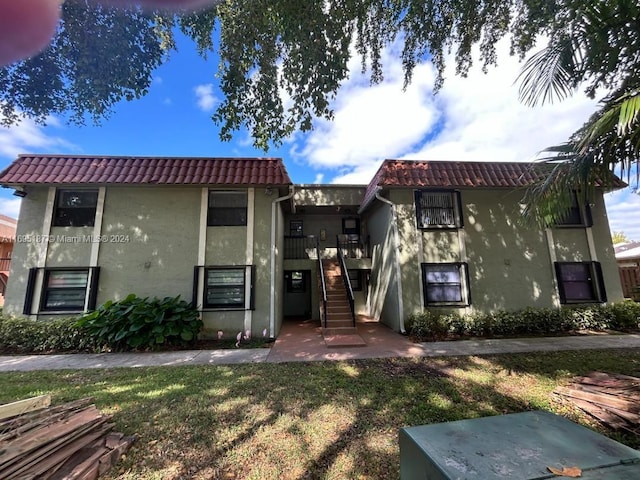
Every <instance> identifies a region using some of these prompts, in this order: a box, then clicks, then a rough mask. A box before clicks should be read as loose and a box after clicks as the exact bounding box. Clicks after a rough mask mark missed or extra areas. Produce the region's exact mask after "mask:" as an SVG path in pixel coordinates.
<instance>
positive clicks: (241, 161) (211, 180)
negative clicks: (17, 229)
mask: <svg viewBox="0 0 640 480" xmlns="http://www.w3.org/2000/svg"><path fill="white" fill-rule="evenodd" d="M114 183H115V184H145V185H156V184H157V185H290V184H291V179H290V178H289V175H288V174H287V170H286V169H285V167H284V164H283V163H282V159H280V158H180V157H97V156H65V155H44V156H40V155H20V156H19V157H18V158H17V160H15V161H14V162H13V163H12V164H11V165H9V167H7V168H6V169H5V170H4V171H2V172H0V184H3V185H34V184H53V185H56V184H114Z"/></svg>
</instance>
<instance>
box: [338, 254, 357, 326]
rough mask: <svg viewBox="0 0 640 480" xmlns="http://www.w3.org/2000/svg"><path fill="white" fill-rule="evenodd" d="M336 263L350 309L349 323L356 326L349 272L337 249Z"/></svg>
mask: <svg viewBox="0 0 640 480" xmlns="http://www.w3.org/2000/svg"><path fill="white" fill-rule="evenodd" d="M338 261H339V262H340V275H341V276H342V281H343V282H344V287H345V289H346V291H347V299H348V300H349V308H350V309H351V322H352V323H353V326H354V327H355V326H356V309H355V301H354V298H353V288H351V279H350V278H349V270H347V263H346V262H345V260H344V254H343V253H342V250H340V248H338Z"/></svg>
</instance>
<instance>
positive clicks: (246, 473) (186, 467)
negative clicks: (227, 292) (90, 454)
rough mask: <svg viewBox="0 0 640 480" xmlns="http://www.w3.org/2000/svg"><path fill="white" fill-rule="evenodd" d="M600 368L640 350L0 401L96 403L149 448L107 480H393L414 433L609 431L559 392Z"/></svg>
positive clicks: (71, 379)
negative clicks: (514, 418)
mask: <svg viewBox="0 0 640 480" xmlns="http://www.w3.org/2000/svg"><path fill="white" fill-rule="evenodd" d="M591 370H602V371H609V372H619V373H624V374H629V375H638V374H640V350H616V351H614V350H607V351H589V352H560V353H535V354H521V355H496V356H486V357H458V358H446V359H444V358H442V359H433V358H432V359H385V360H362V361H349V362H318V363H288V364H269V363H261V364H247V365H233V366H203V367H164V368H136V369H108V370H78V371H51V372H46V371H45V372H29V373H2V374H0V385H1V388H0V403H5V402H9V401H14V400H18V399H22V398H27V397H30V396H34V395H39V394H45V393H50V394H52V396H53V402H54V404H58V403H61V402H64V401H69V400H73V399H78V398H82V397H85V396H91V397H94V398H95V402H96V405H97V406H98V407H99V408H100V409H101V410H102V411H104V412H107V413H111V414H113V415H114V419H115V422H116V429H117V430H118V431H121V432H124V433H126V434H136V435H138V437H139V440H138V442H137V443H136V444H135V445H134V447H133V448H132V449H131V450H130V452H129V453H128V454H127V456H126V458H125V459H123V460H122V461H121V462H120V463H119V464H118V465H117V466H116V468H115V469H114V470H113V471H112V472H111V474H110V477H107V478H121V479H142V480H144V479H184V478H194V479H212V478H216V479H217V478H222V479H224V478H238V479H240V478H242V479H244V478H246V479H260V480H263V479H303V478H304V479H307V478H323V479H324V478H327V479H351V478H354V479H365V478H371V479H386V478H398V476H399V452H398V444H397V438H398V430H399V428H401V427H403V426H409V425H421V424H428V423H434V422H443V421H449V420H460V419H465V418H476V417H483V416H487V415H497V414H502V413H512V412H520V411H525V410H535V409H544V410H550V411H553V412H556V413H560V414H563V415H565V416H567V417H569V418H571V419H572V420H576V421H580V422H581V423H584V424H586V425H589V426H591V427H593V428H599V427H598V426H597V425H595V424H594V423H592V422H591V421H590V420H589V419H588V418H587V417H586V416H584V415H582V414H580V413H579V412H578V411H576V410H574V409H572V408H571V407H570V405H568V404H563V403H560V402H558V401H556V400H555V399H554V397H553V396H552V395H551V391H552V390H553V389H554V388H555V387H556V386H557V385H559V384H563V383H565V382H567V381H568V380H569V379H570V378H571V377H572V376H574V375H579V374H584V373H587V372H589V371H591ZM600 431H603V430H600ZM603 432H604V433H605V434H607V435H609V436H612V437H613V438H615V439H616V440H619V441H623V442H624V443H626V444H629V445H631V446H634V447H638V446H640V445H638V444H637V443H634V442H636V440H635V439H633V438H631V437H624V436H620V435H619V434H616V433H615V432H610V431H603Z"/></svg>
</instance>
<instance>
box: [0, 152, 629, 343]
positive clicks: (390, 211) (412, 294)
mask: <svg viewBox="0 0 640 480" xmlns="http://www.w3.org/2000/svg"><path fill="white" fill-rule="evenodd" d="M534 170H535V166H533V165H531V164H525V163H500V162H489V163H472V162H429V161H422V162H418V161H416V162H413V161H393V160H387V161H385V162H384V163H383V164H382V166H381V167H380V170H379V171H378V173H377V174H376V175H375V177H374V178H373V179H372V180H371V182H370V183H369V184H368V185H294V184H293V183H292V181H291V179H290V178H289V176H288V174H287V171H286V169H285V167H284V164H283V162H282V160H281V159H273V158H246V159H243V158H150V157H95V156H83V157H79V156H78V157H69V156H60V155H44V156H43V155H21V156H20V157H18V159H17V160H16V161H15V162H13V163H12V164H11V165H10V166H9V167H8V168H7V169H5V170H4V171H3V172H2V173H0V184H2V185H4V186H7V187H11V188H14V189H15V190H17V191H19V192H20V194H21V195H22V196H23V200H22V206H21V211H20V218H19V223H18V231H17V237H16V239H17V242H16V246H15V249H14V252H13V262H12V265H11V276H10V279H11V280H10V282H9V285H8V289H7V297H6V298H7V299H6V303H5V312H7V313H9V314H12V315H24V316H29V317H32V318H48V317H51V316H54V315H67V316H69V315H75V314H80V313H82V312H84V311H87V310H91V309H93V308H95V307H96V305H99V304H101V303H103V302H105V301H107V300H113V299H116V300H117V299H120V298H124V297H125V296H126V295H128V294H129V293H135V294H137V295H140V296H157V297H165V296H175V295H181V297H182V298H185V299H190V300H191V301H192V302H193V304H194V305H195V306H196V307H197V308H198V310H199V311H200V312H201V314H202V318H203V320H204V324H205V328H204V331H203V336H210V337H211V336H215V335H216V333H217V331H219V330H222V331H224V332H227V333H230V334H233V333H235V332H238V331H246V330H250V331H251V332H253V334H254V335H257V334H261V333H262V332H266V334H267V335H269V336H271V337H275V336H277V335H278V333H279V331H280V326H281V324H282V321H283V319H284V318H286V317H288V316H292V317H298V318H299V317H304V318H315V319H322V321H323V325H324V326H326V327H332V326H333V327H347V326H349V324H350V322H352V321H353V318H354V317H355V315H358V314H360V315H367V316H369V317H371V318H373V319H374V320H378V321H380V322H383V323H385V324H386V325H388V326H389V327H391V328H393V329H394V330H396V331H400V332H402V331H403V330H404V319H405V318H406V317H407V316H408V315H409V314H410V313H413V312H416V311H420V310H422V309H424V308H435V309H441V308H447V309H452V308H454V309H462V310H466V311H472V310H480V311H487V310H494V309H517V308H522V307H524V306H527V305H531V306H545V307H549V306H559V305H561V304H563V303H587V302H606V301H613V300H618V299H621V298H622V293H621V289H620V281H619V278H618V274H617V267H616V263H615V259H614V256H613V247H612V245H611V237H610V234H609V226H608V222H607V219H606V212H605V209H604V203H603V200H602V194H601V192H600V193H599V194H598V197H597V198H596V201H595V202H594V203H593V204H592V205H578V204H577V203H576V205H575V208H574V210H573V211H572V215H570V217H571V218H567V221H566V222H564V224H563V225H557V226H554V227H553V228H547V229H538V228H535V227H527V226H524V225H523V224H522V223H521V222H520V212H521V205H520V200H521V198H522V191H523V189H524V188H526V186H527V185H529V184H530V183H531V182H532V181H534V179H535V174H534Z"/></svg>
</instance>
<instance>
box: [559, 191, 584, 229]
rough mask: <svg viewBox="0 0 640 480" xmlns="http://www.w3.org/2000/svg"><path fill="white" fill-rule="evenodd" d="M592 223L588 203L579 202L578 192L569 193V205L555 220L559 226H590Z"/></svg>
mask: <svg viewBox="0 0 640 480" xmlns="http://www.w3.org/2000/svg"><path fill="white" fill-rule="evenodd" d="M591 225H593V221H592V219H591V207H590V206H589V204H588V203H585V204H581V203H580V202H579V201H578V194H577V193H576V192H573V193H572V195H571V206H570V207H569V209H568V210H567V211H566V213H565V214H564V215H563V217H562V218H561V219H560V220H559V221H557V222H556V226H559V227H590V226H591Z"/></svg>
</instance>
